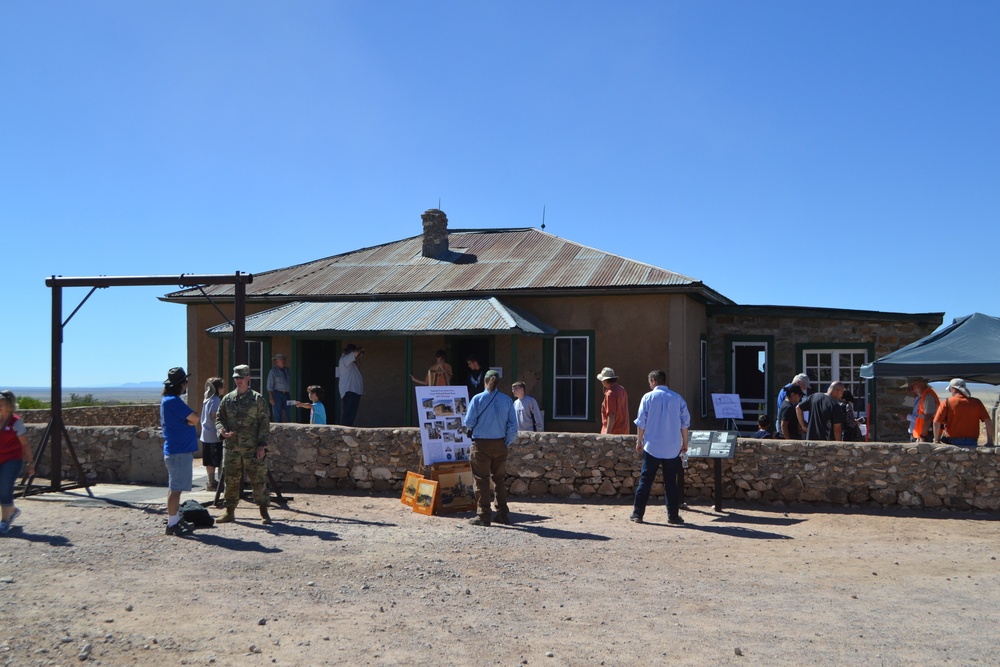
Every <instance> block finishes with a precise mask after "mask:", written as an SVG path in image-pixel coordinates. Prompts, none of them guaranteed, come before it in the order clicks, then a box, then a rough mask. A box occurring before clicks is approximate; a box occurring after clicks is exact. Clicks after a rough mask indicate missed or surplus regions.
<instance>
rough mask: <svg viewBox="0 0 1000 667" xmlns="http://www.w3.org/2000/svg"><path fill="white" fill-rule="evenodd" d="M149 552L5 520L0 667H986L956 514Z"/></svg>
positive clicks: (981, 576)
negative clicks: (667, 666) (730, 666)
mask: <svg viewBox="0 0 1000 667" xmlns="http://www.w3.org/2000/svg"><path fill="white" fill-rule="evenodd" d="M293 497H294V500H293V501H292V502H291V503H290V504H289V506H288V509H281V508H275V509H274V510H273V511H272V515H273V517H274V518H275V521H276V523H275V524H274V525H273V526H270V527H265V526H262V525H260V524H259V523H258V521H257V513H256V511H255V508H254V507H252V506H251V505H249V504H246V503H244V504H242V505H241V506H240V509H239V510H238V512H237V516H238V522H237V523H235V524H227V525H222V526H216V527H213V528H209V529H203V530H198V531H197V532H195V533H194V534H193V535H192V536H190V537H186V538H178V537H170V536H165V535H164V534H163V528H164V521H165V516H164V513H163V508H162V505H148V506H137V505H134V504H133V505H122V506H107V505H102V504H94V503H90V502H87V503H79V502H65V501H63V502H53V501H52V500H45V499H41V498H44V496H42V497H35V498H30V499H27V500H18V504H19V506H20V507H21V508H22V509H23V515H22V516H21V518H20V520H19V521H18V522H17V523H16V524H15V526H14V527H13V529H12V530H11V532H10V533H9V534H8V535H5V536H0V664H4V665H17V666H18V667H21V666H33V665H71V664H100V665H140V666H142V665H150V666H153V665H155V666H157V667H162V666H164V665H178V664H179V665H208V664H214V665H294V666H297V667H301V666H309V665H403V664H409V665H413V664H423V665H481V664H499V665H553V666H554V665H637V664H639V665H644V664H664V663H671V664H682V665H727V664H737V665H846V664H850V665H995V664H998V662H1000V658H998V655H1000V654H998V650H997V643H996V632H997V629H998V627H1000V561H998V560H997V556H998V554H1000V540H998V537H1000V523H998V522H997V518H998V517H996V516H990V515H986V514H977V513H958V512H926V513H916V512H902V511H900V512H891V511H870V510H863V509H856V510H845V511H839V510H832V509H817V508H801V507H799V508H783V507H774V506H747V505H734V506H731V507H728V508H726V511H724V512H723V513H715V512H714V511H712V508H711V507H709V506H706V505H697V504H696V505H693V506H692V508H691V509H690V510H689V511H686V512H684V514H683V515H684V517H685V518H686V519H687V520H688V522H689V523H688V525H686V526H683V527H675V526H670V525H667V523H666V512H665V511H664V510H663V508H662V507H661V506H659V505H656V506H651V507H650V508H649V510H648V511H647V514H646V518H647V523H645V524H642V525H636V524H632V523H630V522H629V521H628V519H627V517H628V515H629V513H630V511H631V507H630V506H628V505H627V504H621V503H601V502H596V503H586V504H585V503H581V502H518V501H517V499H514V500H515V502H513V503H512V505H511V507H512V510H513V512H514V514H513V518H514V520H515V521H516V524H515V525H513V526H498V525H494V526H492V527H490V528H482V527H474V526H470V525H468V524H467V519H468V518H470V517H471V516H472V515H471V514H461V515H449V516H435V517H427V516H423V515H419V514H414V513H413V512H412V511H411V510H410V508H408V507H405V506H403V505H402V504H401V503H400V502H399V499H398V498H396V497H386V496H361V495H353V496H351V495H348V496H345V495H317V494H306V493H295V494H293Z"/></svg>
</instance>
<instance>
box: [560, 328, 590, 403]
mask: <svg viewBox="0 0 1000 667" xmlns="http://www.w3.org/2000/svg"><path fill="white" fill-rule="evenodd" d="M565 340H569V341H572V342H574V343H575V342H576V341H583V344H584V346H585V349H584V353H585V354H584V360H585V361H584V368H583V370H582V372H576V373H559V342H560V341H565ZM576 370H577V371H579V369H576ZM590 376H591V368H590V336H556V337H555V339H554V340H553V341H552V419H558V420H561V421H587V420H588V419H590V405H591V403H593V400H592V393H593V390H592V389H591V384H590ZM560 380H570V381H571V382H573V381H583V382H584V383H585V385H584V386H585V387H586V389H585V391H584V394H583V414H582V415H580V414H568V415H565V414H560V413H559V412H558V411H557V410H558V406H559V381H560ZM573 407H575V406H573Z"/></svg>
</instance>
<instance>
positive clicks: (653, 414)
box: [629, 370, 691, 524]
mask: <svg viewBox="0 0 1000 667" xmlns="http://www.w3.org/2000/svg"><path fill="white" fill-rule="evenodd" d="M649 389H650V391H649V393H647V394H646V395H645V396H643V397H642V401H641V402H640V403H639V416H638V417H636V419H635V425H636V426H637V427H638V429H639V430H638V436H637V437H636V444H635V451H637V452H642V473H641V476H640V478H639V486H638V487H637V488H636V490H635V503H634V506H633V508H632V515H631V516H630V517H629V521H635V522H636V523H642V517H643V515H644V514H645V513H646V503H647V502H648V501H649V493H650V491H651V490H652V488H653V480H654V479H656V471H657V470H659V469H660V468H661V467H662V468H663V487H664V492H665V493H666V496H667V523H673V524H683V523H684V519H682V518H681V515H680V493H679V492H678V489H677V474H678V472H680V468H681V454H682V453H685V452H687V448H688V428H689V427H690V426H691V415H690V413H688V407H687V403H686V402H685V401H684V399H683V398H682V397H681V396H680V394H677V393H674V392H672V391H670V389H669V388H668V387H667V374H666V373H665V372H663V371H659V370H657V371H653V372H651V373H650V374H649Z"/></svg>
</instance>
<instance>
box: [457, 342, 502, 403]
mask: <svg viewBox="0 0 1000 667" xmlns="http://www.w3.org/2000/svg"><path fill="white" fill-rule="evenodd" d="M491 342H492V339H490V338H486V337H478V338H472V337H468V338H467V337H462V338H451V339H449V340H448V349H449V350H451V359H450V363H451V368H452V371H454V373H455V375H454V377H453V378H452V380H451V383H452V384H454V385H465V386H469V366H468V364H466V363H465V360H466V359H468V358H469V357H470V356H475V357H476V358H477V359H479V367H480V369H481V372H483V373H485V372H486V370H487V369H488V368H489V367H490V364H491V363H492V357H491V356H490V348H491V345H490V343H491ZM469 398H472V396H469Z"/></svg>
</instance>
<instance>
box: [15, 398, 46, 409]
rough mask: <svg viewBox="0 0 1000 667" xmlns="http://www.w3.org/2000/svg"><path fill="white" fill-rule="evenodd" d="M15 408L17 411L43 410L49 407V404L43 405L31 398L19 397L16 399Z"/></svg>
mask: <svg viewBox="0 0 1000 667" xmlns="http://www.w3.org/2000/svg"><path fill="white" fill-rule="evenodd" d="M17 407H18V409H19V410H44V409H46V408H48V407H49V404H48V403H43V402H42V401H40V400H38V399H37V398H34V397H33V396H21V397H19V398H18V399H17Z"/></svg>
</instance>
